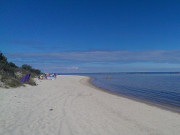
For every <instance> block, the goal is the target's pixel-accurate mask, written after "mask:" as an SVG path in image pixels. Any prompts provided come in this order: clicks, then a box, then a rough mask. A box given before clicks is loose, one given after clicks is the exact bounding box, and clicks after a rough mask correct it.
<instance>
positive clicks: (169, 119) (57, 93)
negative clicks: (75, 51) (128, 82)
mask: <svg viewBox="0 0 180 135" xmlns="http://www.w3.org/2000/svg"><path fill="white" fill-rule="evenodd" d="M88 80H89V77H84V76H71V75H60V76H58V77H57V79H56V80H43V81H38V82H37V83H38V86H26V87H20V88H15V89H14V88H12V89H0V134H1V135H179V133H180V128H179V127H180V114H178V113H174V112H170V111H166V110H162V109H160V108H157V107H153V106H149V105H147V104H144V103H140V102H136V101H133V100H130V99H127V98H124V97H119V96H115V95H112V94H108V93H106V92H103V91H99V90H98V89H96V88H95V87H93V86H92V85H90V84H89V83H88Z"/></svg>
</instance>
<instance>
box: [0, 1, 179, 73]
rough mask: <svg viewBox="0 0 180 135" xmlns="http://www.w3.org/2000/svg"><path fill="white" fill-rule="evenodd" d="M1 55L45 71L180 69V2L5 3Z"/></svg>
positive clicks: (0, 13)
mask: <svg viewBox="0 0 180 135" xmlns="http://www.w3.org/2000/svg"><path fill="white" fill-rule="evenodd" d="M0 51H1V52H2V53H3V54H4V55H5V56H6V57H7V58H8V61H11V62H14V63H15V64H16V65H18V66H21V65H22V64H30V65H31V66H32V67H34V68H38V69H41V70H42V71H43V72H58V73H93V72H171V71H180V0H110V1H107V0H78V1H75V0H57V1H56V0H34V1H33V0H0Z"/></svg>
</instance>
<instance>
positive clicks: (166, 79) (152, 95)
mask: <svg viewBox="0 0 180 135" xmlns="http://www.w3.org/2000/svg"><path fill="white" fill-rule="evenodd" d="M81 75H86V76H90V77H92V78H93V79H92V83H93V84H94V85H96V86H98V87H100V88H103V89H106V90H108V91H111V92H114V93H117V94H120V95H123V96H127V97H130V98H133V99H139V100H143V101H147V102H149V103H152V104H155V105H157V106H161V107H164V108H166V109H170V110H174V111H178V112H180V74H157V73H156V74H123V73H116V74H115V73H114V74H81ZM106 76H107V79H106ZM109 77H111V78H110V79H109Z"/></svg>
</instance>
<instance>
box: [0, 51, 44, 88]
mask: <svg viewBox="0 0 180 135" xmlns="http://www.w3.org/2000/svg"><path fill="white" fill-rule="evenodd" d="M27 73H30V74H31V77H30V80H29V81H28V82H27V84H30V85H36V83H35V82H34V81H33V79H32V78H34V77H36V76H38V75H40V74H41V71H40V70H38V69H34V68H32V67H31V66H30V65H27V64H24V65H22V66H21V67H18V66H16V65H15V64H14V63H12V62H8V61H7V58H6V57H5V56H4V55H3V53H1V52H0V87H6V88H8V87H18V86H22V85H23V84H21V83H20V82H19V80H20V79H21V78H22V77H23V76H25V75H26V74H27Z"/></svg>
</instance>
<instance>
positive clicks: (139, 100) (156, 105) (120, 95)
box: [87, 76, 180, 114]
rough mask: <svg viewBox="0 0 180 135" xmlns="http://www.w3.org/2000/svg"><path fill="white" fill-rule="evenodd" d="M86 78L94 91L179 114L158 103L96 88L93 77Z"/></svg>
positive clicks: (177, 111) (174, 109)
mask: <svg viewBox="0 0 180 135" xmlns="http://www.w3.org/2000/svg"><path fill="white" fill-rule="evenodd" d="M87 77H89V80H88V82H89V84H90V85H92V86H94V88H96V89H98V90H100V91H103V92H106V93H108V94H112V95H115V96H119V97H124V98H127V99H130V100H133V101H136V102H140V103H144V104H147V105H150V106H154V107H157V108H160V109H162V110H166V111H170V112H174V113H178V114H180V110H177V109H176V108H173V107H171V106H169V107H168V106H166V105H163V104H158V103H155V102H150V101H146V100H141V99H138V98H134V97H130V96H126V95H123V94H119V93H115V92H112V91H110V90H108V89H105V88H101V87H98V86H96V85H94V84H93V83H92V82H91V81H92V79H93V77H90V76H87Z"/></svg>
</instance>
